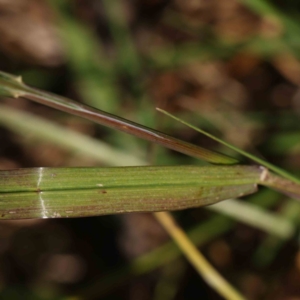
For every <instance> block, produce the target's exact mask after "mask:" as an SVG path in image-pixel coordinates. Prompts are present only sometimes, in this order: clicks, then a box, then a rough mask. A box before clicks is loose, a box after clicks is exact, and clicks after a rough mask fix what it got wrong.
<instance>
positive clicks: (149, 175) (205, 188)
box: [0, 166, 262, 219]
mask: <svg viewBox="0 0 300 300" xmlns="http://www.w3.org/2000/svg"><path fill="white" fill-rule="evenodd" d="M261 172H262V171H261V169H260V168H258V167H254V166H231V167H220V166H207V167H197V166H174V167H173V166H167V167H158V166H149V167H123V168H32V169H18V170H10V171H1V172H0V218H1V219H22V218H58V217H84V216H96V215H106V214H116V213H126V212H153V211H164V210H179V209H185V208H191V207H199V206H204V205H209V204H213V203H216V202H219V201H221V200H225V199H229V198H233V197H240V196H243V195H247V194H250V193H254V192H255V191H256V184H257V182H258V181H259V178H260V176H261Z"/></svg>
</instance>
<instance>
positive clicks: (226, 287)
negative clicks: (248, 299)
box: [154, 212, 245, 300]
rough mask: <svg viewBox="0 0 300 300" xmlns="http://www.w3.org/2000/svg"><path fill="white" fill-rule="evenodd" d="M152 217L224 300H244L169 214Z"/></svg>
mask: <svg viewBox="0 0 300 300" xmlns="http://www.w3.org/2000/svg"><path fill="white" fill-rule="evenodd" d="M154 215H155V217H156V218H157V220H158V221H159V222H160V224H161V225H162V226H163V227H164V228H165V230H166V231H167V232H168V233H169V235H170V236H171V237H172V238H173V240H174V241H175V242H176V244H177V245H178V247H179V248H180V249H181V251H182V252H183V253H184V254H185V256H186V258H187V259H188V260H189V261H190V263H191V264H192V265H193V266H194V267H195V269H196V270H197V271H198V273H199V274H200V275H201V276H202V277H203V278H204V280H205V281H206V282H207V283H208V284H209V285H210V286H211V287H212V288H214V289H215V290H216V291H217V292H218V293H219V294H220V295H222V296H223V297H224V298H225V299H229V300H245V297H244V296H242V295H241V294H240V293H239V292H238V291H237V290H236V289H235V288H234V287H232V286H231V285H230V283H228V282H227V281H226V280H225V279H224V278H223V277H222V276H221V275H220V274H219V273H218V272H217V271H216V270H215V269H214V268H213V266H212V265H211V264H210V263H209V262H208V261H207V260H206V258H205V257H204V256H203V255H202V253H201V252H200V251H199V250H198V249H197V248H196V247H195V245H194V244H193V243H192V242H191V241H190V240H189V238H188V237H187V235H186V234H185V232H184V231H183V230H182V229H181V228H180V227H179V226H178V225H177V224H176V222H175V220H174V218H173V217H172V216H171V214H170V213H167V212H157V213H155V214H154Z"/></svg>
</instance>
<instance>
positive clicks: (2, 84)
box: [0, 72, 238, 164]
mask: <svg viewBox="0 0 300 300" xmlns="http://www.w3.org/2000/svg"><path fill="white" fill-rule="evenodd" d="M1 95H3V96H11V97H15V98H18V97H24V98H26V99H30V100H32V101H35V102H38V103H41V104H43V105H47V106H50V107H53V108H56V109H59V110H61V111H65V112H68V113H71V114H73V115H77V116H80V117H83V118H85V119H88V120H91V121H93V122H96V123H99V124H101V125H104V126H108V127H110V128H114V129H117V130H120V131H123V132H126V133H129V134H131V135H134V136H137V137H139V138H142V139H145V140H148V141H150V142H154V143H156V144H159V145H162V146H164V147H167V148H170V149H172V150H175V151H178V152H181V153H184V154H187V155H190V156H193V157H196V158H199V159H203V160H205V161H208V162H211V163H215V164H235V163H237V162H238V161H237V160H236V159H234V158H232V157H229V156H227V155H224V154H221V153H218V152H215V151H211V150H208V149H206V148H202V147H199V146H196V145H193V144H190V143H187V142H184V141H181V140H179V139H176V138H173V137H171V136H169V135H167V134H164V133H162V132H160V131H157V130H154V129H150V128H148V127H146V126H142V125H140V124H137V123H134V122H132V121H129V120H126V119H123V118H120V117H117V116H115V115H112V114H109V113H107V112H104V111H101V110H98V109H95V108H92V107H89V106H87V105H84V104H81V103H78V102H76V101H73V100H71V99H68V98H64V97H59V96H57V95H54V94H50V93H46V92H43V91H40V90H37V89H34V88H31V87H29V86H27V85H25V84H24V83H23V82H22V80H21V78H20V77H14V76H12V75H9V74H6V73H4V72H0V96H1Z"/></svg>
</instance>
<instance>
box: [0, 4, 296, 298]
mask: <svg viewBox="0 0 300 300" xmlns="http://www.w3.org/2000/svg"><path fill="white" fill-rule="evenodd" d="M299 16H300V4H299V3H297V1H292V0H289V1H279V0H276V1H265V0H228V1H221V0H210V1H205V0H198V1H184V0H173V1H171V0H139V1H137V0H85V1H83V0H73V1H71V0H57V1H55V0H49V1H46V0H0V37H1V38H0V69H1V70H2V71H6V72H10V73H13V74H15V75H22V77H23V80H24V82H26V83H28V84H30V85H33V86H35V87H38V88H40V89H44V90H47V91H50V92H53V93H56V94H60V95H64V96H67V97H69V98H72V99H75V100H77V101H79V102H84V103H86V104H88V105H91V106H94V107H97V108H100V109H103V110H105V111H108V112H110V113H113V114H116V115H119V116H122V117H124V118H127V119H130V120H133V121H135V122H138V123H141V124H143V125H146V126H150V127H153V128H156V129H159V130H161V131H164V132H168V133H169V134H171V135H174V136H176V137H178V138H180V139H183V140H186V141H189V142H192V143H195V144H199V145H202V146H204V147H207V148H210V149H215V150H217V151H221V152H223V153H226V154H229V155H232V156H235V157H238V158H240V159H242V158H241V157H239V156H237V154H236V153H233V152H232V151H231V150H229V149H226V148H225V147H223V146H220V145H218V144H216V143H215V142H213V141H211V140H209V139H207V138H205V137H203V136H201V135H200V134H198V133H197V132H195V131H192V130H190V129H189V128H186V127H183V126H182V125H181V124H179V123H176V122H175V121H173V120H171V119H168V118H167V117H165V116H164V115H161V114H159V113H158V112H156V111H155V107H160V108H163V109H165V110H168V111H170V112H172V113H173V114H175V115H176V116H178V117H181V118H183V119H185V120H187V121H189V122H191V123H192V124H194V125H196V126H199V127H201V128H202V129H205V130H207V131H209V132H211V133H213V134H215V135H217V136H219V137H221V138H222V139H224V140H225V141H227V142H230V143H232V144H234V145H236V146H238V147H240V148H242V149H244V150H247V151H249V152H251V153H253V154H255V155H257V156H259V157H261V158H264V159H266V160H268V161H270V162H272V163H274V164H276V165H278V166H280V167H282V168H285V169H286V170H289V171H290V172H293V173H294V174H296V175H297V174H298V175H300V171H299V170H300V122H299V117H300V89H299V85H300V61H299V57H300V56H299V53H300V21H299V20H300V18H299ZM74 133H75V136H73V135H72V134H74ZM244 162H245V163H249V162H247V161H244ZM143 164H157V165H159V164H160V165H168V164H170V165H175V164H176V165H179V164H198V165H201V164H203V163H202V162H200V161H197V160H195V159H193V158H190V157H187V156H184V155H181V154H178V153H176V152H173V151H170V150H166V149H163V148H162V147H158V146H157V147H156V146H155V145H150V144H149V143H146V142H144V141H141V140H138V139H137V138H134V137H131V136H128V135H126V134H123V133H119V132H117V131H114V130H110V129H108V128H104V127H102V126H98V125H95V124H92V123H90V122H88V121H85V120H82V119H79V118H77V117H74V116H71V115H67V114H65V113H62V112H59V111H55V110H53V109H50V108H47V107H43V106H41V105H38V104H35V103H31V102H29V101H26V100H23V99H8V98H7V99H1V103H0V169H13V168H24V167H41V166H43V167H59V166H124V165H143ZM246 201H247V202H249V203H252V204H253V206H255V207H256V208H258V209H259V210H260V211H261V212H262V214H266V215H270V214H272V216H273V215H275V216H276V217H278V218H279V219H280V220H281V221H282V222H285V223H284V224H288V226H290V227H289V228H290V231H288V232H286V233H285V234H281V235H279V234H277V235H276V234H275V233H274V232H272V230H271V229H270V230H267V229H266V230H262V229H258V228H257V227H256V225H255V222H254V223H250V222H248V221H246V220H243V218H241V217H240V218H239V217H238V216H235V217H229V216H227V215H225V214H224V213H220V212H216V211H214V210H208V209H204V208H199V209H191V210H187V211H183V212H177V213H175V214H174V215H175V216H176V218H177V219H178V221H179V223H180V224H181V225H182V226H183V228H184V229H185V230H186V231H187V232H189V233H191V234H192V237H193V241H194V243H195V244H197V245H199V247H201V250H202V251H203V253H204V254H205V255H206V257H207V258H208V259H209V260H210V261H211V262H212V264H213V265H214V266H215V267H216V268H217V269H218V270H219V271H220V273H221V274H223V275H224V277H226V278H227V279H228V280H229V281H230V282H231V283H232V284H233V285H234V286H235V287H237V289H239V290H240V291H241V292H242V293H243V294H244V295H245V296H246V297H247V299H278V300H279V299H288V300H292V299H293V300H296V299H300V252H299V250H298V235H297V232H298V227H299V223H300V222H299V220H300V219H299V213H300V205H299V204H298V203H297V202H296V201H294V200H291V199H289V198H288V197H287V196H284V195H281V194H278V193H276V192H274V191H271V190H268V189H263V188H261V189H260V192H259V193H257V194H255V195H253V196H249V197H247V198H246ZM243 213H244V214H251V211H248V210H247V209H246V208H244V210H243ZM200 297H202V299H221V298H220V297H219V296H218V295H217V293H216V292H215V291H214V290H212V289H211V288H210V287H209V286H208V285H207V284H206V283H204V282H203V280H202V279H201V278H199V276H198V275H197V274H196V272H195V271H194V270H193V268H192V267H191V266H190V265H189V264H188V262H187V261H186V259H185V258H184V257H182V256H181V254H180V252H179V251H178V249H177V248H176V247H175V246H174V245H173V244H172V243H171V242H170V240H169V238H168V236H167V234H166V233H165V232H164V230H163V229H162V228H161V227H160V225H159V224H158V223H157V221H156V220H155V219H154V218H153V216H152V215H150V214H128V215H121V216H107V217H94V218H82V219H61V220H21V221H1V222H0V298H1V299H116V298H118V299H130V300H140V299H143V300H146V299H154V300H160V299H164V300H171V299H174V300H175V299H176V300H177V299H178V300H179V299H199V298H200Z"/></svg>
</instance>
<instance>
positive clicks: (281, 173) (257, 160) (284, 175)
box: [157, 108, 300, 195]
mask: <svg viewBox="0 0 300 300" xmlns="http://www.w3.org/2000/svg"><path fill="white" fill-rule="evenodd" d="M157 110H158V111H160V112H161V113H163V114H165V115H167V116H169V117H171V118H172V119H174V120H176V121H178V122H180V123H182V124H184V125H186V126H188V127H190V128H192V129H194V130H196V131H198V132H200V133H202V134H204V135H206V136H208V137H209V138H211V139H213V140H215V141H217V142H219V143H220V144H222V145H225V146H227V147H228V148H230V149H232V150H234V151H236V152H238V153H240V154H242V155H243V156H245V157H248V158H250V159H251V160H253V161H255V162H257V163H259V164H260V165H262V166H264V167H266V168H268V169H270V170H272V171H274V172H276V173H277V174H279V175H281V176H282V177H285V178H287V179H289V180H291V181H293V182H295V183H297V184H299V183H300V180H299V179H298V178H296V177H295V176H293V175H291V174H289V173H288V172H286V171H285V170H282V169H281V168H279V167H277V166H274V165H272V164H271V163H269V162H267V161H265V160H263V159H260V158H258V157H256V156H254V155H252V154H250V153H248V152H246V151H244V150H242V149H240V148H238V147H235V146H233V145H231V144H229V143H227V142H224V141H223V140H221V139H219V138H217V137H215V136H214V135H212V134H210V133H208V132H206V131H204V130H202V129H200V128H197V127H195V126H193V125H191V124H189V123H187V122H185V121H183V120H181V119H179V118H177V117H175V116H174V115H172V114H170V113H168V112H166V111H165V110H163V109H160V108H157ZM299 188H300V186H299ZM282 191H283V190H282ZM299 195H300V194H299Z"/></svg>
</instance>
